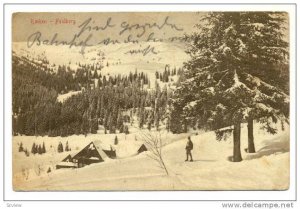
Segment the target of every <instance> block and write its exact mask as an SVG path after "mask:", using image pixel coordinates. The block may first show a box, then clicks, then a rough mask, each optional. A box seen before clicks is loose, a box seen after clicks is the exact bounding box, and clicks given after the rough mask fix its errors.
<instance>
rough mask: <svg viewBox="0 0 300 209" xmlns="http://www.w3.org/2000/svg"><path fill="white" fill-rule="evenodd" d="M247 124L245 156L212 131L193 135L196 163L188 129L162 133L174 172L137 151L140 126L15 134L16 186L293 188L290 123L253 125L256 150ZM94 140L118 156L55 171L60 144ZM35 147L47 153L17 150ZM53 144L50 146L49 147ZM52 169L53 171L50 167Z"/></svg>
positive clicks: (74, 146) (75, 147)
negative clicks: (275, 127)
mask: <svg viewBox="0 0 300 209" xmlns="http://www.w3.org/2000/svg"><path fill="white" fill-rule="evenodd" d="M246 127H247V126H246V124H243V129H242V139H241V149H242V156H243V159H244V160H243V161H242V162H239V163H233V162H230V161H228V157H229V156H231V155H232V146H233V143H232V140H231V138H230V139H228V140H227V141H221V142H219V141H217V140H216V139H215V138H216V137H215V133H214V132H203V133H199V135H193V136H192V141H193V142H194V149H193V151H192V153H193V158H194V162H184V160H185V157H186V156H185V144H186V138H187V136H188V134H179V135H174V134H171V133H164V134H162V139H163V140H164V143H165V144H166V145H165V146H164V147H163V149H162V150H163V158H164V160H165V163H166V166H167V168H168V171H169V173H170V175H166V174H165V172H164V171H163V170H162V169H160V168H159V167H158V166H157V164H156V162H155V161H153V160H152V159H151V158H149V157H148V156H147V155H148V154H149V151H147V152H144V153H141V154H139V155H135V150H134V149H132V147H133V145H132V144H134V143H135V142H136V141H139V140H140V132H139V130H135V131H134V130H131V134H129V135H126V138H125V135H124V134H117V136H118V139H119V144H118V145H116V146H115V145H114V138H115V136H116V135H115V134H106V135H104V134H100V133H99V134H93V135H88V136H87V137H85V136H83V135H79V136H75V135H74V136H70V137H67V138H61V137H52V138H51V137H34V136H16V137H14V138H13V175H14V176H13V187H14V190H16V191H20V190H26V191H27V190H248V189H249V190H285V189H288V188H289V175H290V174H289V127H286V129H285V131H279V132H278V134H276V135H269V134H267V133H266V132H265V131H263V130H261V129H259V125H258V124H256V125H255V130H254V137H255V143H256V150H257V153H254V154H249V153H246V152H244V148H246V147H247V128H246ZM92 140H101V141H102V143H103V147H109V146H110V145H112V146H113V147H115V148H116V150H117V157H118V158H117V159H114V160H113V159H108V160H107V161H105V162H103V163H96V164H92V165H89V166H86V167H83V168H79V169H59V170H55V165H56V164H57V163H58V162H60V161H61V160H62V159H63V158H64V157H65V156H67V154H68V153H67V152H63V153H57V152H56V149H57V146H58V143H59V142H60V141H61V142H62V143H63V145H65V144H66V141H68V143H69V146H70V147H71V150H72V151H71V152H76V151H79V150H80V148H82V147H83V146H85V145H87V144H88V143H89V142H90V141H92ZM20 142H22V143H23V147H24V148H27V149H28V150H29V151H30V150H31V146H32V143H33V142H35V143H37V144H42V143H43V142H45V145H46V150H47V153H46V154H43V155H38V154H36V155H33V154H30V156H29V157H26V156H25V154H24V153H23V152H21V153H19V152H18V145H19V143H20ZM51 147H52V148H51ZM49 167H50V168H51V172H50V173H47V170H48V169H49Z"/></svg>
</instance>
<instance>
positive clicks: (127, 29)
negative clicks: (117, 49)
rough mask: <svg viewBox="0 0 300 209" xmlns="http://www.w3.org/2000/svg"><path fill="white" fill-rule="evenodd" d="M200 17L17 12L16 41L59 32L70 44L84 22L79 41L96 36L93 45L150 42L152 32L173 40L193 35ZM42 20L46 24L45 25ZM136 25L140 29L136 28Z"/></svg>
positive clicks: (14, 21)
mask: <svg viewBox="0 0 300 209" xmlns="http://www.w3.org/2000/svg"><path fill="white" fill-rule="evenodd" d="M200 17H201V14H199V13H198V14H196V13H194V12H193V13H192V12H170V13H168V12H159V13H155V12H151V13H150V12H140V13H137V12H132V13H121V12H115V13H15V14H14V15H13V41H27V40H28V38H29V37H30V35H32V34H34V33H36V32H40V35H41V36H40V39H41V40H45V39H50V40H51V39H52V38H53V36H54V35H55V34H56V33H57V36H56V40H59V41H70V39H72V38H73V37H74V35H76V34H77V35H78V34H79V33H80V31H81V30H82V29H83V28H84V23H85V24H86V25H85V26H86V27H85V28H86V29H85V30H84V31H83V32H82V33H81V34H80V36H79V37H78V39H82V40H84V39H85V38H87V37H88V36H89V35H90V34H92V37H91V39H90V43H92V44H95V43H98V42H99V41H101V40H103V39H106V38H111V39H113V40H119V41H123V40H124V39H127V38H128V36H129V35H131V37H132V38H133V39H135V38H138V39H139V40H140V41H141V40H145V39H147V38H148V37H149V34H151V33H154V34H153V36H152V37H155V38H169V37H173V36H182V35H183V34H184V33H188V34H189V33H191V31H192V30H193V28H194V25H195V24H196V23H197V22H199V18H200ZM41 20H43V21H44V22H43V23H41V22H40V21H41ZM66 20H67V23H66ZM45 21H46V22H45ZM59 21H64V22H65V23H63V24H56V23H60V22H59ZM136 24H139V26H138V27H136V26H137V25H136ZM153 24H154V26H153ZM155 24H156V25H155ZM80 25H81V27H80ZM108 25H109V26H108ZM89 26H91V27H95V26H98V27H105V26H107V27H106V28H105V29H104V30H102V29H100V30H98V31H97V30H91V31H90V30H89V29H90V28H89ZM151 27H152V28H151ZM160 27H161V28H160ZM144 29H145V31H144ZM123 30H124V31H123ZM122 31H123V32H122ZM138 36H139V37H138ZM31 38H33V36H31Z"/></svg>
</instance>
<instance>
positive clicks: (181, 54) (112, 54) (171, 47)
mask: <svg viewBox="0 0 300 209" xmlns="http://www.w3.org/2000/svg"><path fill="white" fill-rule="evenodd" d="M152 48H153V50H152ZM185 50H186V46H185V44H184V43H176V42H140V43H136V44H133V43H120V44H110V45H97V46H91V47H87V48H86V49H85V54H84V55H82V54H80V47H75V46H73V47H72V48H69V47H68V46H45V45H40V46H33V47H32V48H27V44H26V43H25V42H15V43H13V51H14V53H15V55H17V56H24V57H27V58H28V59H29V60H34V61H35V62H42V60H44V59H47V60H48V61H49V64H48V65H49V67H53V66H54V65H55V66H56V67H57V66H58V65H66V66H70V68H71V69H73V70H76V69H77V67H78V65H79V63H80V64H89V65H93V64H94V65H95V66H96V65H102V66H103V69H102V74H107V73H109V74H112V75H113V74H128V73H129V72H130V71H131V72H134V71H135V70H136V69H137V70H138V71H144V72H153V73H154V72H155V71H162V70H164V69H165V65H170V67H171V68H173V67H177V68H178V67H181V66H182V63H183V62H184V61H186V60H187V59H188V55H187V54H186V53H185Z"/></svg>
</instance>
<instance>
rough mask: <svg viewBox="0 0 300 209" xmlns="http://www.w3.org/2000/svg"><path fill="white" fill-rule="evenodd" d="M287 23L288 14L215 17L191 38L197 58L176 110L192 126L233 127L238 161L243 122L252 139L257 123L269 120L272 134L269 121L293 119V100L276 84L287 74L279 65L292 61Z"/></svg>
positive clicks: (224, 14)
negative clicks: (285, 24)
mask: <svg viewBox="0 0 300 209" xmlns="http://www.w3.org/2000/svg"><path fill="white" fill-rule="evenodd" d="M284 21H285V14H284V13H270V12H242V13H241V12H219V13H209V14H207V15H205V17H204V18H202V20H201V22H200V24H199V25H197V27H198V29H199V30H198V31H197V32H195V33H194V34H192V35H191V36H190V38H191V40H192V43H191V46H190V48H189V50H188V53H189V54H190V56H191V59H190V61H189V62H187V63H186V64H185V68H186V69H185V71H184V75H183V77H184V79H183V81H182V82H181V84H180V85H179V87H178V88H177V90H176V91H175V92H174V98H173V99H172V103H173V107H180V108H183V111H182V113H181V117H182V120H183V121H187V122H188V124H189V125H192V126H195V125H197V126H198V127H207V128H211V129H220V128H223V127H226V126H231V125H233V141H234V148H233V161H234V162H238V161H241V160H242V157H241V152H240V132H241V123H243V122H249V124H250V132H249V133H250V134H249V137H250V139H251V137H252V136H253V133H252V136H251V131H252V132H253V126H251V124H252V123H253V122H252V121H253V120H254V119H258V120H259V119H260V120H261V121H265V122H266V123H265V124H266V127H267V128H268V129H269V131H270V132H272V128H271V126H270V123H269V120H266V118H271V119H272V120H273V122H277V121H278V120H286V119H287V118H288V114H289V97H288V96H287V95H286V94H285V93H284V92H283V91H282V90H281V89H279V88H278V86H276V85H275V84H276V82H277V81H278V82H279V81H280V78H279V79H277V78H276V75H279V74H278V71H280V72H282V69H280V68H279V67H278V66H282V65H284V64H286V63H287V59H288V50H287V47H288V45H287V43H286V42H285V41H284V37H283V35H284V34H283V28H282V26H283V25H284ZM281 74H283V75H286V74H288V72H283V73H281ZM267 77H268V78H267ZM272 78H274V80H272ZM276 79H277V81H276ZM175 111H180V110H178V109H177V110H176V109H175ZM263 119H264V120H263ZM251 128H252V130H251ZM252 143H253V137H252ZM250 148H251V143H250ZM253 148H254V143H253Z"/></svg>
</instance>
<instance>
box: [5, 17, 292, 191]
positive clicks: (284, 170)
mask: <svg viewBox="0 0 300 209" xmlns="http://www.w3.org/2000/svg"><path fill="white" fill-rule="evenodd" d="M289 34H290V33H289V14H288V13H287V12H278V11H276V12H272V11H264V12H260V11H255V12H254V11H235V12H228V11H227V12H220V11H218V12H214V11H211V12H201V11H199V12H185V11H182V12H168V11H165V12H85V13H83V12H77V13H76V12H61V13H51V12H40V13H39V12H37V13H26V12H21V13H14V14H13V16H12V43H11V44H12V57H11V59H12V115H11V117H12V127H13V129H12V130H13V132H12V135H13V142H12V144H13V147H12V169H13V172H12V174H13V176H12V184H13V189H14V191H161V190H163V191H166V190H168V191H176V190H177V191H178V190H183V191H187V190H193V191H197V190H287V189H289V186H290V125H289V124H290V122H289V121H290V83H289V75H290V73H289V71H290V66H289V59H290V54H289V47H290V46H289V40H290V38H289Z"/></svg>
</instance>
